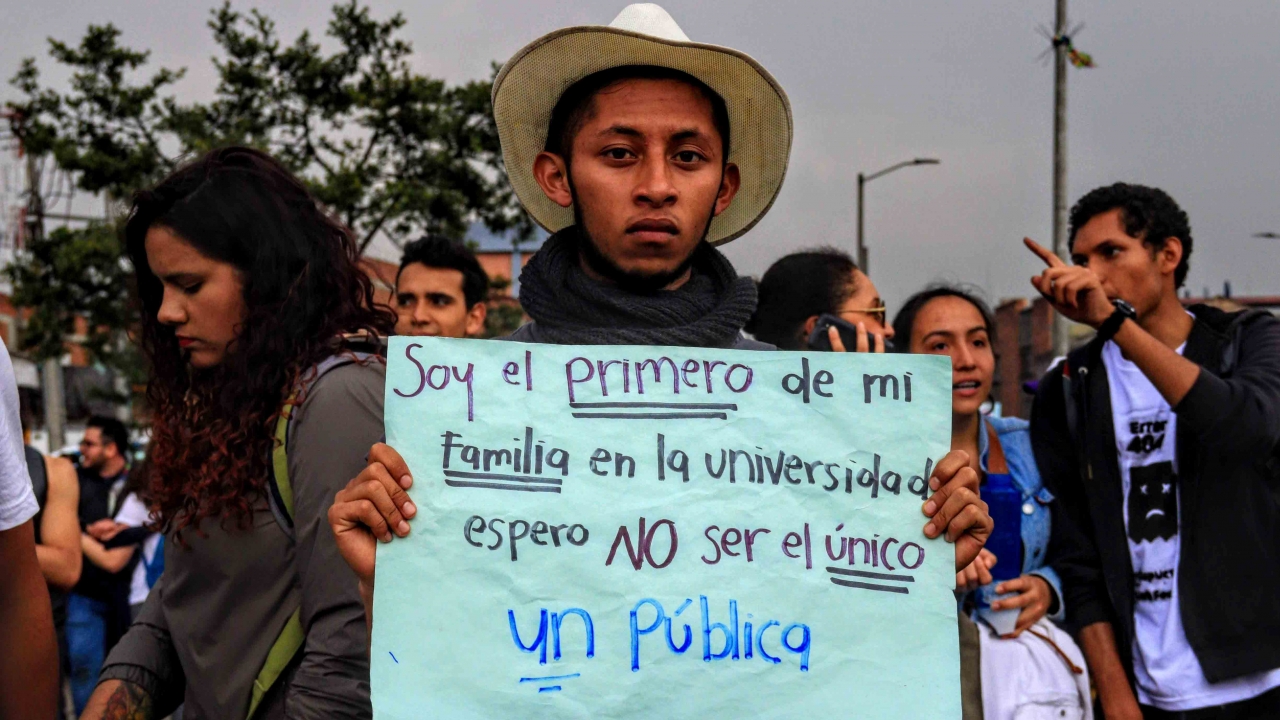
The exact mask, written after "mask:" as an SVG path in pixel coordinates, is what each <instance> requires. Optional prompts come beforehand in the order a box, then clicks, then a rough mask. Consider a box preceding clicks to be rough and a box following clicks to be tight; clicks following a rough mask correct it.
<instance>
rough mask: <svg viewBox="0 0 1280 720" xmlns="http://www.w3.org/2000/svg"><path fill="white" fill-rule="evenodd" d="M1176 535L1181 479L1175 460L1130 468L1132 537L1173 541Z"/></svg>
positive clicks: (1137, 539) (1130, 524)
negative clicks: (1174, 464)
mask: <svg viewBox="0 0 1280 720" xmlns="http://www.w3.org/2000/svg"><path fill="white" fill-rule="evenodd" d="M1148 437H1150V436H1148ZM1136 439H1137V438H1135V440H1136ZM1161 439H1163V436H1161ZM1177 534H1178V478H1177V476H1176V475H1174V473H1173V463H1172V462H1169V461H1167V460H1166V461H1164V462H1158V463H1154V464H1152V465H1145V466H1141V467H1133V468H1130V470H1129V539H1130V540H1132V541H1134V542H1142V541H1144V540H1146V541H1152V540H1171V539H1173V538H1174V537H1176V536H1177Z"/></svg>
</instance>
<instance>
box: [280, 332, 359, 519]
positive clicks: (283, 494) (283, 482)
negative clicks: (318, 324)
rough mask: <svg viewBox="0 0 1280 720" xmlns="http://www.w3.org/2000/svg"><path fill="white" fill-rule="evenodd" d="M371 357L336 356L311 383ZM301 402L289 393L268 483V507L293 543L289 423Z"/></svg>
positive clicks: (320, 366) (317, 370)
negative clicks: (332, 371) (345, 366)
mask: <svg viewBox="0 0 1280 720" xmlns="http://www.w3.org/2000/svg"><path fill="white" fill-rule="evenodd" d="M371 357H374V354H373V353H366V352H345V353H342V354H340V355H332V356H330V357H329V358H327V359H325V360H324V361H322V362H321V363H319V364H318V365H316V366H315V372H314V374H313V375H312V376H311V378H310V379H308V380H307V382H308V384H310V385H315V384H316V383H318V382H320V378H322V377H324V376H325V375H326V374H327V373H328V372H329V371H330V370H334V369H336V368H339V367H342V366H343V365H350V364H351V363H353V362H365V361H367V360H368V359H369V358H371ZM297 403H298V390H296V389H295V390H294V391H293V392H291V393H289V397H287V398H285V401H284V404H283V405H282V406H281V407H280V417H279V418H278V419H277V420H276V427H275V442H274V443H272V449H271V466H270V467H271V478H270V482H269V483H267V486H268V487H267V489H268V492H267V504H268V505H270V507H271V514H272V515H274V516H275V518H276V522H277V523H279V525H280V529H282V530H284V532H285V534H286V535H288V536H289V539H290V540H292V539H293V538H294V532H293V482H292V481H291V480H290V479H289V421H290V420H291V419H292V418H293V411H294V409H296V407H297Z"/></svg>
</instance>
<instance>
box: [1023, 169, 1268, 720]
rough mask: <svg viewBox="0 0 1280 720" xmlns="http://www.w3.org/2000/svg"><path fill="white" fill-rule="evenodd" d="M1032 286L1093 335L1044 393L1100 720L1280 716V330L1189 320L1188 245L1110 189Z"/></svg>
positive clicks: (1201, 309)
mask: <svg viewBox="0 0 1280 720" xmlns="http://www.w3.org/2000/svg"><path fill="white" fill-rule="evenodd" d="M1070 225H1071V227H1070V243H1071V245H1070V248H1071V257H1072V260H1073V261H1074V263H1075V264H1074V266H1068V265H1065V264H1064V263H1062V262H1061V261H1060V260H1059V259H1058V258H1057V257H1055V256H1054V255H1053V254H1051V253H1049V252H1048V251H1046V250H1045V249H1043V248H1041V247H1040V246H1039V245H1036V244H1035V243H1034V242H1032V241H1030V240H1028V241H1027V245H1028V247H1029V248H1031V250H1032V251H1033V252H1035V253H1036V254H1037V255H1039V256H1040V257H1041V258H1042V259H1043V260H1044V261H1045V262H1046V263H1047V264H1048V266H1049V267H1048V268H1047V269H1046V270H1045V271H1044V273H1043V274H1041V275H1040V276H1038V277H1036V278H1033V279H1032V284H1033V285H1034V286H1035V288H1036V290H1038V291H1039V292H1040V293H1041V294H1043V295H1044V296H1045V298H1046V299H1048V300H1049V301H1050V302H1051V303H1052V304H1053V306H1054V308H1055V309H1056V310H1057V311H1058V312H1059V313H1061V314H1062V315H1063V316H1065V317H1066V318H1068V319H1070V320H1073V321H1075V322H1081V323H1085V324H1087V325H1090V326H1091V327H1094V328H1096V329H1097V336H1096V337H1095V338H1094V339H1093V341H1092V342H1090V343H1089V344H1088V345H1086V346H1085V347H1083V348H1080V349H1079V350H1076V351H1075V352H1072V353H1071V354H1070V355H1069V356H1068V357H1067V360H1066V362H1065V364H1062V365H1059V366H1058V367H1056V368H1054V369H1053V370H1051V371H1050V372H1049V374H1048V375H1047V376H1046V378H1045V379H1044V380H1043V381H1042V382H1041V384H1040V389H1039V392H1038V396H1037V398H1036V402H1035V406H1034V408H1033V414H1032V436H1033V440H1034V443H1035V448H1036V457H1037V460H1038V464H1039V466H1040V471H1041V473H1043V476H1044V480H1045V484H1046V485H1047V486H1048V487H1049V488H1050V490H1051V491H1052V492H1053V493H1054V494H1055V495H1056V496H1057V500H1056V508H1055V510H1054V521H1053V533H1054V537H1053V541H1052V549H1051V554H1053V555H1056V559H1055V560H1054V566H1055V567H1056V568H1058V571H1059V573H1060V575H1061V577H1062V580H1063V585H1064V595H1065V602H1066V607H1067V612H1068V620H1069V621H1070V622H1071V623H1072V624H1073V625H1074V626H1075V627H1076V628H1077V629H1078V631H1079V637H1080V644H1081V646H1082V648H1083V650H1084V653H1085V656H1086V658H1087V660H1088V662H1089V665H1090V668H1091V670H1092V672H1093V677H1094V678H1095V680H1096V684H1097V688H1098V693H1099V699H1100V701H1101V704H1102V707H1103V710H1104V711H1105V713H1106V717H1107V718H1109V719H1110V718H1140V717H1145V718H1147V720H1152V718H1261V717H1280V669H1278V668H1280V582H1277V579H1276V578H1277V575H1276V573H1275V572H1274V570H1275V568H1277V567H1280V507H1278V506H1277V502H1276V495H1275V492H1276V488H1277V487H1280V458H1278V457H1277V454H1276V453H1277V444H1278V443H1280V321H1277V320H1276V319H1275V318H1272V317H1271V316H1270V315H1268V314H1266V313H1261V312H1245V313H1237V314H1228V313H1224V312H1222V311H1220V310H1217V309H1214V308H1211V307H1208V306H1205V305H1196V306H1193V307H1191V308H1189V309H1184V308H1183V306H1182V303H1181V302H1179V300H1178V293H1177V291H1178V288H1179V287H1180V286H1181V285H1182V283H1183V281H1184V280H1185V278H1186V275H1187V261H1188V259H1189V258H1190V256H1191V249H1192V241H1191V228H1190V226H1189V224H1188V221H1187V216H1186V213H1184V212H1183V211H1182V210H1181V209H1180V208H1179V207H1178V205H1177V204H1176V203H1175V202H1174V201H1173V199H1172V198H1170V197H1169V196H1168V195H1167V194H1165V193H1164V192H1162V191H1160V190H1157V189H1154V188H1148V187H1143V186H1140V185H1127V184H1123V183H1121V184H1116V185H1112V186H1109V187H1103V188H1099V189H1097V190H1094V191H1093V192H1090V193H1089V194H1088V195H1085V196H1084V197H1083V198H1081V200H1080V201H1079V202H1078V203H1077V204H1076V206H1075V207H1074V208H1073V209H1072V211H1071V217H1070Z"/></svg>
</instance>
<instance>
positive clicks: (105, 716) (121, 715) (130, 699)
mask: <svg viewBox="0 0 1280 720" xmlns="http://www.w3.org/2000/svg"><path fill="white" fill-rule="evenodd" d="M151 710H152V706H151V696H150V695H148V694H147V692H146V691H145V690H143V689H142V688H140V687H138V686H137V685H134V684H133V683H128V682H122V683H120V686H119V687H117V688H116V691H115V692H113V693H111V697H109V698H107V708H106V710H104V711H103V713H102V720H151V718H152V712H151Z"/></svg>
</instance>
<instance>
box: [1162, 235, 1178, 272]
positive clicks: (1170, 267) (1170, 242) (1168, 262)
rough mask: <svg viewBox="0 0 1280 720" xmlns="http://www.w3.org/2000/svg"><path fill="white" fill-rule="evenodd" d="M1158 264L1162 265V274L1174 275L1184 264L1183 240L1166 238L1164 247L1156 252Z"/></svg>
mask: <svg viewBox="0 0 1280 720" xmlns="http://www.w3.org/2000/svg"><path fill="white" fill-rule="evenodd" d="M1156 262H1157V263H1158V264H1159V265H1160V272H1161V273H1162V274H1165V275H1173V273H1174V271H1176V270H1177V269H1178V264H1179V263H1181V262H1182V240H1181V239H1179V238H1176V237H1168V238H1165V241H1164V245H1163V246H1162V247H1161V248H1160V249H1159V250H1157V251H1156Z"/></svg>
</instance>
